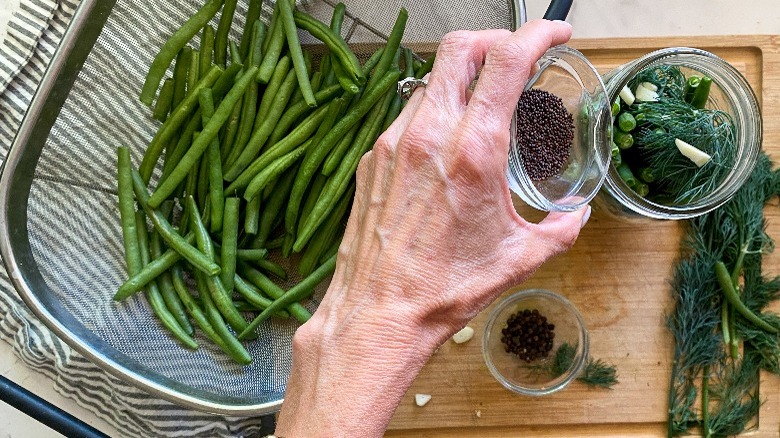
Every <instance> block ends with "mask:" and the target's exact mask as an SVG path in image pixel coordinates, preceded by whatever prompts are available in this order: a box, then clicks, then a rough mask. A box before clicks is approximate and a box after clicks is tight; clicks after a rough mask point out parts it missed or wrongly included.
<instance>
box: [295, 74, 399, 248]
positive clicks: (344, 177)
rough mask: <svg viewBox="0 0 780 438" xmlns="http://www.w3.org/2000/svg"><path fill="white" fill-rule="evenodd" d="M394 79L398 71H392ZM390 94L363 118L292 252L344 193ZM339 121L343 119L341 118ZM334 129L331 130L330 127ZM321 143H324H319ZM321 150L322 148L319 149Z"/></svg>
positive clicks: (372, 138)
mask: <svg viewBox="0 0 780 438" xmlns="http://www.w3.org/2000/svg"><path fill="white" fill-rule="evenodd" d="M394 74H395V77H396V80H397V78H398V75H399V72H398V71H397V70H396V71H395V72H394ZM380 84H381V82H380V83H378V84H377V87H375V88H374V89H372V90H369V93H370V92H371V91H373V90H377V89H382V88H381V87H380ZM393 94H394V93H393V91H391V90H386V95H385V96H384V98H383V99H382V101H381V102H380V103H379V104H378V105H376V106H375V107H374V108H372V110H371V113H370V114H369V115H368V117H367V121H366V123H364V124H363V126H362V127H361V128H360V130H359V131H358V133H357V136H356V139H355V144H354V145H353V147H352V148H351V149H350V150H349V151H348V152H347V155H346V156H345V157H344V159H343V160H342V162H341V164H339V167H338V169H336V172H335V173H334V174H333V175H332V176H331V177H330V179H329V180H328V182H327V183H326V184H325V187H324V188H323V189H322V194H321V195H320V198H319V199H318V200H317V204H316V205H315V206H314V209H313V210H312V212H311V213H310V214H309V217H308V218H307V220H306V224H305V225H304V227H303V228H302V230H301V232H300V233H299V234H298V235H297V238H296V241H295V245H294V246H293V250H295V251H296V252H299V251H301V250H302V249H303V247H304V246H305V245H306V244H307V243H308V241H309V240H310V239H311V237H312V235H313V234H314V231H315V230H316V229H317V227H319V226H320V225H321V224H322V222H323V221H325V219H326V218H327V216H328V214H329V213H330V212H331V211H332V210H333V208H334V207H335V205H336V203H337V202H338V200H339V198H340V197H341V195H342V194H343V193H344V192H345V191H346V190H347V185H348V183H349V181H350V180H351V179H352V177H353V176H354V174H355V170H356V169H357V166H358V163H359V162H360V158H361V157H362V156H363V154H365V153H366V152H367V151H368V150H369V149H370V148H371V147H372V146H373V144H374V141H375V139H376V137H377V136H378V135H379V132H380V130H381V128H382V122H383V121H384V119H385V116H386V115H387V109H388V107H389V105H390V101H391V100H392V97H393ZM342 120H343V119H342ZM334 129H335V128H334ZM323 142H324V140H323ZM320 147H322V146H320Z"/></svg>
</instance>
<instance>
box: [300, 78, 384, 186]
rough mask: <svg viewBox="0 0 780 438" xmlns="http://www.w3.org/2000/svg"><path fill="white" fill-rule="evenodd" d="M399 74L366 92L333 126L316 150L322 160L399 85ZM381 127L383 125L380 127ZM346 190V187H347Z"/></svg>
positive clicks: (382, 80)
mask: <svg viewBox="0 0 780 438" xmlns="http://www.w3.org/2000/svg"><path fill="white" fill-rule="evenodd" d="M398 77H399V72H398V71H391V72H388V73H386V74H385V75H384V77H383V78H382V79H381V80H380V81H379V82H377V85H376V87H374V88H372V89H370V90H368V91H366V92H365V93H364V94H363V97H362V98H361V99H360V100H359V101H358V102H357V104H355V105H354V106H353V107H351V108H350V109H349V111H347V114H346V115H344V117H342V118H341V120H339V121H338V123H336V125H335V126H333V129H331V130H330V132H328V133H327V134H325V137H323V139H322V141H321V142H320V144H319V146H317V148H316V149H315V151H316V153H317V154H318V155H319V154H322V157H323V158H322V159H324V157H325V156H326V155H327V154H328V152H330V151H331V149H332V148H333V146H335V144H336V143H337V142H338V141H339V140H340V139H341V138H342V137H343V136H344V135H345V134H346V133H347V132H348V131H349V130H350V129H351V128H352V127H353V126H355V125H356V124H357V123H358V122H359V121H360V120H361V119H362V118H363V117H364V116H365V115H366V114H368V112H369V111H370V110H371V108H373V107H374V106H375V105H376V103H377V102H379V101H380V100H381V99H382V97H383V96H384V95H385V94H386V93H387V92H388V91H389V90H390V89H391V88H393V86H395V85H396V84H397V83H398ZM380 127H381V125H380ZM345 188H346V187H345Z"/></svg>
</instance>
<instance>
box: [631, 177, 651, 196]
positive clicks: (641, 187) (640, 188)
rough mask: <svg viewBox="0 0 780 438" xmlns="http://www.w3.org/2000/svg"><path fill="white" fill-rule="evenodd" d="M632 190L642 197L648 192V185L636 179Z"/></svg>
mask: <svg viewBox="0 0 780 438" xmlns="http://www.w3.org/2000/svg"><path fill="white" fill-rule="evenodd" d="M634 191H635V192H636V194H637V195H639V196H641V197H643V198H644V197H646V196H647V195H649V194H650V186H648V185H647V184H645V183H643V182H639V181H637V183H636V186H635V187H634Z"/></svg>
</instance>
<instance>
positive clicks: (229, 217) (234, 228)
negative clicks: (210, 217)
mask: <svg viewBox="0 0 780 438" xmlns="http://www.w3.org/2000/svg"><path fill="white" fill-rule="evenodd" d="M240 205H241V201H240V200H239V199H238V198H227V199H225V208H224V211H225V218H224V220H223V221H222V246H221V247H220V254H221V256H222V257H221V260H222V262H221V268H222V272H220V278H221V279H222V284H223V285H224V286H225V290H227V291H228V292H229V291H232V290H233V276H234V275H235V273H236V257H237V253H236V252H237V250H238V210H239V206H240Z"/></svg>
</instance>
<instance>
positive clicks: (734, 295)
mask: <svg viewBox="0 0 780 438" xmlns="http://www.w3.org/2000/svg"><path fill="white" fill-rule="evenodd" d="M699 86H701V85H699ZM715 276H716V277H717V279H718V283H719V284H720V288H721V289H722V290H723V296H724V297H725V298H726V301H728V303H729V304H730V305H731V308H732V309H734V310H736V311H737V312H739V314H740V315H742V316H743V317H745V319H747V320H748V321H750V322H752V323H753V325H755V326H756V327H758V328H760V329H762V330H764V331H766V332H769V333H773V334H774V333H778V329H777V327H774V326H773V325H771V324H769V323H768V322H766V321H764V320H763V319H761V317H760V316H758V315H756V314H755V313H753V311H751V310H750V309H749V308H748V307H747V306H746V305H745V303H743V302H742V300H741V299H740V298H739V293H738V292H737V290H736V289H735V288H734V283H732V282H731V274H730V273H729V271H728V269H727V268H726V265H725V264H724V263H723V262H721V261H719V262H716V263H715ZM240 338H241V336H239V339H240Z"/></svg>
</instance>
